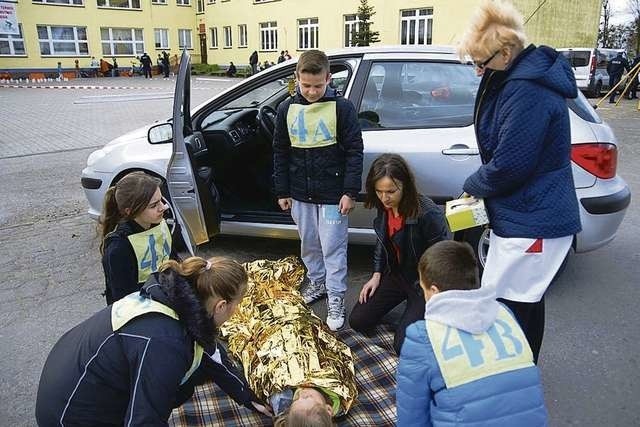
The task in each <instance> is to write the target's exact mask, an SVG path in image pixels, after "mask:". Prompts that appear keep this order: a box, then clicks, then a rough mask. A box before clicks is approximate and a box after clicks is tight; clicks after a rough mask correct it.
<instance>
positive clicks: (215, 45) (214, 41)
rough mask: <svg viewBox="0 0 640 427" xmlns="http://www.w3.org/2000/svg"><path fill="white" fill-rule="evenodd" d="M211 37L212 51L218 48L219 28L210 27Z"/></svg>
mask: <svg viewBox="0 0 640 427" xmlns="http://www.w3.org/2000/svg"><path fill="white" fill-rule="evenodd" d="M209 35H210V36H211V46H210V48H211V49H217V48H218V27H209Z"/></svg>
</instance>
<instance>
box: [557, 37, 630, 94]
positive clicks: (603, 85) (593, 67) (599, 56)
mask: <svg viewBox="0 0 640 427" xmlns="http://www.w3.org/2000/svg"><path fill="white" fill-rule="evenodd" d="M558 52H560V53H561V54H562V55H564V57H565V58H567V60H569V64H571V66H572V67H573V72H574V74H575V76H576V83H577V85H578V89H580V90H582V91H583V92H585V94H586V95H587V96H593V97H600V96H602V90H603V89H609V74H607V64H609V61H610V60H611V59H613V58H614V57H615V56H616V55H617V54H618V52H624V50H623V49H604V48H589V47H574V48H563V49H558Z"/></svg>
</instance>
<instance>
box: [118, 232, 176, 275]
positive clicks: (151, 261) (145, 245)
mask: <svg viewBox="0 0 640 427" xmlns="http://www.w3.org/2000/svg"><path fill="white" fill-rule="evenodd" d="M127 238H128V239H129V243H131V247H132V248H133V252H134V253H135V254H136V260H137V262H138V283H144V281H145V280H147V278H148V277H149V275H150V274H151V273H155V272H156V271H158V267H159V266H160V264H162V263H163V262H164V261H166V260H168V259H169V256H170V255H171V231H170V230H169V226H168V225H167V223H166V221H165V220H162V222H160V224H158V225H156V226H155V227H151V228H150V229H148V230H145V231H142V232H140V233H135V234H130V235H129V236H127Z"/></svg>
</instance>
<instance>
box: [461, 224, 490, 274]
mask: <svg viewBox="0 0 640 427" xmlns="http://www.w3.org/2000/svg"><path fill="white" fill-rule="evenodd" d="M489 232H490V230H489V229H488V228H486V227H475V228H470V229H468V230H462V231H458V232H456V233H455V234H454V236H453V238H454V240H457V241H461V242H467V243H469V245H471V247H472V248H473V252H474V253H475V255H476V260H477V261H478V277H480V278H481V277H482V273H483V271H484V266H485V264H486V262H487V254H488V253H489Z"/></svg>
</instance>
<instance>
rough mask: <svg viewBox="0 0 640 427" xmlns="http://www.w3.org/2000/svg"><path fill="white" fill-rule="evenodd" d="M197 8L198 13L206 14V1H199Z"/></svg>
mask: <svg viewBox="0 0 640 427" xmlns="http://www.w3.org/2000/svg"><path fill="white" fill-rule="evenodd" d="M196 7H197V8H198V10H196V13H204V0H197V3H196Z"/></svg>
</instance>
